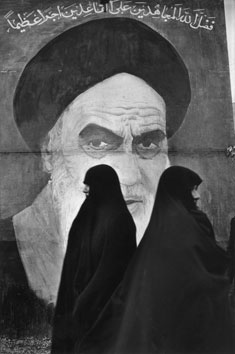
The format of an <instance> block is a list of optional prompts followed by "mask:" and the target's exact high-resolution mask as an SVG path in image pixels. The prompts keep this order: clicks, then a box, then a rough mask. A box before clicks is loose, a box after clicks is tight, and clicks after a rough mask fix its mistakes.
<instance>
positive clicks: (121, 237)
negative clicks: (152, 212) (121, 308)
mask: <svg viewBox="0 0 235 354" xmlns="http://www.w3.org/2000/svg"><path fill="white" fill-rule="evenodd" d="M84 183H85V184H87V185H89V187H90V192H89V196H88V197H87V198H86V200H85V202H84V203H83V205H82V206H81V208H80V211H79V213H78V215H77V217H76V218H75V220H74V222H73V224H72V227H71V230H70V232H69V238H68V246H67V251H66V255H65V260H64V265H63V270H62V276H61V282H60V287H59V293H58V299H57V304H56V309H55V316H54V323H53V333H52V350H51V352H52V353H66V354H67V353H72V352H73V348H74V345H75V343H77V345H78V343H80V340H81V339H82V338H83V336H84V334H85V333H86V332H87V331H88V330H89V329H90V328H91V326H92V325H93V324H94V322H95V320H96V319H97V317H98V315H99V313H100V312H101V310H102V309H103V307H104V306H105V304H106V303H107V301H108V300H109V298H110V297H111V295H112V293H113V291H114V289H115V288H116V287H117V285H118V284H119V283H120V281H121V279H122V277H123V274H124V271H125V270H126V268H127V264H128V263H129V261H130V259H131V257H132V255H133V253H134V252H135V250H136V237H135V232H136V228H135V224H134V221H133V219H132V217H131V215H130V213H129V211H128V209H127V206H126V203H125V201H124V198H123V196H122V193H121V189H120V184H119V180H118V176H117V174H116V172H115V171H114V170H113V169H112V168H111V167H109V166H106V165H99V166H96V167H93V168H91V169H90V170H89V171H88V172H87V174H86V176H85V180H84Z"/></svg>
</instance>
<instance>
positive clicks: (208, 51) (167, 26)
mask: <svg viewBox="0 0 235 354" xmlns="http://www.w3.org/2000/svg"><path fill="white" fill-rule="evenodd" d="M0 16H1V20H0V21H1V22H0V24H1V39H0V40H1V45H0V50H1V59H2V60H1V64H0V65H1V68H0V75H1V80H0V92H1V95H0V106H1V122H0V124H1V129H0V152H1V154H0V159H1V169H0V196H1V198H0V212H1V223H0V241H1V244H2V250H3V251H2V255H1V259H2V261H1V263H0V267H1V268H0V275H1V279H2V280H4V281H3V282H2V284H4V285H2V288H4V287H5V286H6V285H5V284H8V283H10V284H12V283H14V279H13V278H9V279H8V278H7V277H6V276H5V274H6V269H7V267H8V265H9V264H10V268H12V272H14V267H15V263H14V257H13V258H12V257H11V252H12V245H13V244H15V242H16V240H17V247H18V250H19V253H20V256H21V260H22V264H23V267H24V270H25V271H26V275H27V279H28V281H29V284H30V286H31V287H32V289H33V290H34V292H35V293H36V294H37V296H38V297H39V298H42V299H44V300H46V302H47V303H51V302H52V303H54V302H55V300H56V292H57V288H58V282H59V277H60V269H61V266H62V261H63V255H64V252H65V248H66V237H67V234H68V230H69V228H70V225H71V222H72V220H73V218H74V217H75V215H76V213H77V210H78V209H79V207H80V205H81V203H82V200H83V199H84V197H82V191H81V188H82V178H83V176H84V173H85V172H86V170H87V169H88V168H89V167H90V166H92V165H95V164H100V163H108V164H110V165H112V166H113V167H114V168H115V169H116V170H117V172H118V174H119V177H120V181H121V184H122V188H123V193H124V195H125V193H126V196H129V197H130V196H131V197H133V195H135V196H136V195H137V197H139V198H141V197H143V195H145V196H146V195H148V193H149V197H148V198H147V199H146V200H147V201H148V202H149V201H150V202H149V203H150V204H149V205H147V204H148V202H147V201H146V207H145V209H144V211H143V210H142V211H141V210H140V209H138V208H139V205H138V203H137V202H136V203H130V205H129V208H130V211H131V212H132V215H133V217H134V220H135V222H136V224H137V229H138V237H139V239H140V238H141V236H142V234H143V232H144V229H145V227H146V225H147V223H148V218H149V216H150V212H151V211H150V210H151V203H152V202H153V198H154V194H155V191H156V188H157V182H158V178H159V175H160V173H161V172H162V171H163V170H164V169H165V168H166V167H167V166H168V165H169V163H170V164H179V165H184V166H186V167H189V168H192V169H193V170H195V171H196V172H198V174H199V175H200V176H201V177H202V178H203V181H204V183H203V186H202V187H201V191H202V192H201V194H202V209H203V210H204V211H205V212H207V213H208V215H209V217H210V219H211V221H212V223H213V226H214V228H215V232H216V237H217V240H218V242H220V243H221V245H223V246H224V245H226V241H227V239H228V235H229V223H230V219H231V217H232V216H234V213H235V210H234V203H233V201H234V197H235V192H234V188H233V185H234V176H235V174H234V166H233V162H232V160H231V159H229V158H228V157H227V156H226V148H227V147H228V146H229V145H233V144H234V130H233V115H232V101H231V91H230V81H229V67H228V55H227V44H226V30H225V17H224V4H223V0H197V1H195V0H194V1H193V0H182V1H181V2H179V1H168V0H158V1H155V0H154V1H143V2H138V1H136V2H135V1H117V0H115V1H110V2H109V4H106V5H101V4H100V3H99V2H92V1H74V2H73V1H54V0H53V1H46V2H45V1H42V0H41V1H38V0H36V1H35V0H34V1H33V0H28V1H21V2H19V1H14V0H6V1H4V3H1V4H0ZM119 17H123V18H129V19H132V20H135V21H139V22H141V23H144V24H145V25H146V26H148V27H149V28H150V29H152V30H153V31H156V32H157V33H159V34H160V35H161V36H162V37H163V38H165V39H166V40H167V41H169V43H171V45H172V46H173V47H174V48H175V50H176V52H177V53H178V55H179V56H180V57H181V58H182V60H183V62H184V64H185V66H186V68H187V72H188V75H189V80H190V85H191V102H190V104H189V107H188V110H187V113H186V114H185V118H184V121H183V122H182V124H181V125H180V127H179V129H178V131H177V132H175V134H173V135H172V136H171V137H170V138H169V139H167V137H166V136H165V135H164V137H163V136H161V133H158V134H160V135H158V136H157V137H156V136H154V139H155V140H154V139H153V140H152V141H151V143H152V144H153V147H151V149H153V150H151V149H150V150H151V151H153V155H151V156H150V155H148V156H147V155H146V156H147V157H146V156H141V153H142V154H143V151H142V150H140V149H141V146H142V148H143V144H142V143H143V142H142V141H139V142H138V144H139V145H138V144H137V145H138V146H137V145H136V146H137V147H136V149H139V150H138V151H139V154H138V153H137V152H136V151H137V150H135V151H134V149H133V146H134V145H133V143H132V142H133V137H134V136H140V135H141V134H142V133H143V132H142V131H140V125H141V124H140V123H139V120H138V119H137V118H138V114H139V115H140V116H141V109H139V110H138V112H137V113H136V112H134V113H133V115H132V116H131V117H129V118H128V119H130V120H132V118H133V117H137V118H135V119H136V122H135V119H134V121H133V126H132V127H131V128H130V130H129V131H128V132H127V131H126V132H124V133H123V135H121V134H119V135H118V134H115V136H112V137H111V135H110V134H112V132H114V130H115V129H114V130H113V129H112V127H111V126H110V127H109V126H108V127H107V126H104V124H103V123H102V119H103V118H102V117H104V115H105V114H106V113H107V110H109V109H110V110H111V111H112V113H113V110H115V109H116V108H117V106H120V105H121V106H123V105H124V108H125V109H129V108H130V107H129V106H131V108H133V107H134V108H135V107H138V108H139V106H138V104H139V102H140V101H141V102H142V103H143V102H144V104H145V108H146V107H147V108H149V107H155V108H156V109H158V110H159V111H160V112H161V113H160V116H159V117H158V120H157V121H155V120H154V119H153V122H152V123H153V124H157V128H154V131H158V132H159V131H162V132H163V134H164V133H166V126H165V123H166V121H165V113H166V112H165V111H166V109H165V106H164V104H163V103H162V98H161V95H160V97H159V95H158V93H156V91H155V90H153V88H151V87H150V86H147V83H146V82H144V81H143V80H142V79H141V76H140V78H136V77H135V76H133V75H132V74H131V73H129V75H128V74H127V73H121V72H118V74H117V75H116V77H114V78H111V79H110V78H109V79H108V80H107V81H105V83H104V84H100V83H97V85H94V87H90V86H89V90H87V91H85V93H84V92H83V93H82V94H81V93H80V94H79V95H78V97H77V98H75V99H74V100H73V101H72V102H70V103H71V104H70V106H69V107H68V108H67V109H66V110H65V111H64V112H62V113H60V119H58V121H57V123H56V124H54V125H53V126H55V125H56V130H53V126H52V127H51V128H50V129H51V130H50V134H49V138H50V139H49V140H48V139H46V140H44V145H42V144H41V145H40V147H39V145H36V144H35V145H33V142H34V140H35V139H36V138H35V137H34V135H33V134H35V127H34V128H32V125H31V124H29V125H28V127H27V123H25V124H26V125H24V128H22V129H21V133H20V131H19V119H22V120H24V118H23V117H21V118H19V117H18V116H17V114H16V108H15V107H14V103H13V100H14V95H16V92H18V91H17V90H18V89H17V87H18V86H17V85H18V83H19V82H20V78H21V77H22V74H23V72H24V69H25V67H26V65H27V64H28V63H29V61H30V60H31V59H32V58H34V57H35V56H36V55H37V53H38V52H39V51H40V50H41V49H42V48H44V47H45V46H46V45H47V44H48V43H50V42H51V41H52V40H53V39H54V38H56V37H57V36H59V35H60V34H62V33H64V32H66V31H67V30H69V29H71V28H73V27H76V26H79V25H81V24H83V25H84V24H86V23H88V22H90V21H94V20H99V19H102V18H109V19H115V18H119ZM87 36H88V37H89V34H87ZM68 40H69V39H68ZM86 40H87V41H89V40H90V39H89V38H87V39H86V36H85V38H84V41H85V42H86ZM128 40H129V41H131V37H130V39H128ZM127 42H128V41H127ZM133 42H135V38H134V37H133ZM66 48H67V49H66V50H68V53H69V54H68V55H72V53H73V48H72V47H69V44H68V43H67V44H66ZM95 48H96V50H95V51H94V53H93V56H94V58H95V57H96V56H97V57H99V54H98V52H97V51H98V49H97V48H99V44H97V43H96V46H95ZM127 48H128V46H127V47H126V49H125V50H128V49H127ZM61 50H62V49H61ZM58 53H59V52H56V53H55V58H54V59H53V60H54V61H53V63H54V64H53V65H54V66H53V67H52V68H51V71H53V70H57V69H55V66H56V65H58V70H62V69H61V67H60V65H62V66H63V65H66V61H65V59H63V60H62V59H61V57H60V55H59V54H58ZM150 54H151V53H150ZM143 55H145V56H146V53H143ZM62 57H63V58H66V56H64V55H63V56H62ZM81 58H82V55H81ZM43 60H44V61H46V55H45V56H44V57H43ZM81 60H82V59H81ZM87 60H88V59H87V57H86V55H85V54H84V61H87ZM92 60H93V61H94V59H92ZM62 61H63V63H62V64H61V62H62ZM99 65H100V63H99V60H97V68H96V70H97V72H99V71H100V70H101V68H100V66H99ZM40 68H41V69H40V70H42V75H41V76H40V75H39V76H38V77H37V79H36V80H35V81H36V82H35V83H34V82H33V81H31V82H30V85H31V86H30V90H31V93H30V94H29V102H28V107H31V103H32V102H31V100H32V99H33V98H32V97H33V94H32V92H34V87H35V92H36V90H37V88H36V87H37V85H38V82H39V81H40V79H39V78H40V77H46V76H47V72H46V70H45V71H43V70H44V69H43V68H44V66H43V65H42V66H41V67H40ZM47 70H48V67H47ZM143 70H144V69H143ZM37 75H38V74H37ZM74 75H76V74H74ZM176 76H177V75H176ZM45 80H46V79H45ZM160 80H163V81H164V79H163V78H161V79H160ZM165 80H167V75H166V79H165ZM180 80H181V78H180V77H179V75H178V76H177V82H178V83H180ZM164 84H165V83H164ZM45 91H47V88H46V87H45ZM42 95H43V94H42ZM19 96H20V94H19ZM38 97H39V98H38V100H39V103H40V95H39V96H38ZM123 97H125V99H124V101H125V102H124V103H123ZM43 100H44V101H43V102H45V97H44V98H43ZM125 104H126V106H125ZM128 104H129V106H128ZM39 105H40V104H39ZM101 106H102V107H101ZM81 107H82V108H81ZM84 107H85V108H84ZM91 108H94V110H96V111H99V112H101V113H102V117H101V118H100V117H98V114H96V115H95V117H96V119H94V115H92V117H93V118H92V120H89V119H90V118H89V119H88V120H89V123H90V124H91V125H92V124H93V126H91V127H89V129H90V130H89V131H87V130H86V131H84V127H85V126H84V125H79V124H80V120H79V117H81V116H82V117H84V116H86V115H87V114H88V113H89V112H88V111H89V109H91ZM101 108H102V109H101ZM106 108H107V110H106ZM29 109H32V108H29ZM50 109H52V106H50ZM25 112H26V113H25V114H26V115H27V105H25ZM84 112H85V113H84ZM87 112H88V113H87ZM50 114H54V113H53V112H52V111H50V112H48V117H49V116H50ZM92 114H93V113H92ZM118 114H119V113H118ZM148 114H149V113H148ZM148 114H147V116H148ZM88 115H89V114H88ZM108 115H109V116H110V115H111V113H110V112H108ZM150 116H151V114H149V119H150ZM17 117H18V118H17ZM57 118H59V117H57ZM125 118H126V116H125ZM17 119H18V122H17ZM48 119H49V118H48ZM126 119H127V118H126ZM128 119H127V120H128ZM150 120H151V119H150ZM86 122H87V121H86ZM129 123H130V122H129V121H128V124H129ZM152 123H151V124H152ZM112 124H113V123H112ZM118 124H119V125H120V122H117V123H115V124H114V126H115V127H114V128H117V126H118ZM17 125H18V126H17ZM97 125H98V126H99V127H100V126H102V127H103V128H105V129H106V130H104V129H102V130H100V128H99V129H97ZM123 126H124V125H123ZM123 126H121V127H119V128H120V130H122V128H123ZM128 126H129V125H128ZM27 129H28V130H27ZM30 129H34V132H33V130H32V135H30V134H31V133H30V132H31V130H30ZM135 129H136V130H137V133H136V134H135V133H133V132H134V130H135ZM107 130H109V131H107ZM110 131H111V132H110ZM130 131H131V133H130ZM22 132H24V133H22ZM24 134H25V136H26V135H27V137H28V138H27V139H24V137H23V136H24ZM38 134H39V135H40V134H41V132H40V128H38ZM41 135H42V134H41ZM41 135H40V136H41ZM55 135H58V136H59V139H57V140H56V139H55ZM35 136H36V135H35ZM84 136H85V138H86V139H87V136H89V139H90V140H89V143H91V142H93V147H92V148H93V151H92V152H91V153H90V150H89V148H90V147H89V146H88V148H87V150H86V151H85V150H84V144H85V143H84V139H85V138H84ZM118 136H119V137H120V136H122V139H123V141H122V143H120V142H119V140H118ZM45 137H46V135H45V136H44V138H45ZM53 137H54V140H53ZM128 137H129V140H128ZM78 139H80V140H79V144H77V141H78ZM102 139H103V140H102ZM105 139H106V140H105ZM108 139H111V140H108ZM115 139H116V140H115ZM156 139H158V140H157V142H156ZM29 141H30V143H29ZM48 141H49V143H48ZM52 141H53V143H52ZM58 141H59V142H58ZM107 141H109V142H107ZM128 141H129V143H128ZM130 141H131V143H130ZM76 144H77V145H76ZM82 144H83V145H82ZM86 144H88V142H87V141H86ZM102 144H103V145H102ZM105 144H106V145H105ZM108 144H109V145H108ZM115 144H117V145H118V144H119V145H118V146H121V147H120V151H119V152H120V154H119V158H118V159H116V156H117V154H115V153H113V151H114V150H115V149H116V148H115V146H114V145H115ZM128 144H129V145H128ZM141 144H142V145H141ZM154 144H155V145H154ZM88 145H89V144H88ZM144 147H145V151H144V154H146V148H149V147H150V144H149V145H148V144H147V145H146V144H145V146H144ZM97 148H98V149H97ZM167 148H168V153H167ZM107 149H108V150H109V152H107ZM154 149H155V150H154ZM159 149H160V150H159ZM41 150H42V154H41ZM94 150H96V152H95V154H97V150H99V154H100V155H94ZM147 150H148V152H147V153H149V149H147ZM84 151H85V152H84ZM112 153H113V154H112ZM58 155H60V160H56V162H55V159H53V158H54V157H55V156H58ZM167 156H168V157H167ZM42 157H43V158H42ZM168 158H169V161H168ZM58 161H59V162H58ZM58 165H60V166H61V165H63V166H65V167H66V168H65V170H66V173H67V174H68V175H70V179H69V178H67V177H68V176H67V174H66V175H65V171H60V173H59V172H58V169H56V168H58ZM55 169H56V171H57V172H58V173H57V174H55V172H54V171H55ZM125 186H127V187H125ZM128 186H129V189H128ZM130 186H137V187H138V188H137V187H136V189H135V193H134V192H133V191H134V188H135V187H133V190H132V192H131V193H132V194H131V193H130V190H131V188H132V187H131V188H130ZM139 186H141V188H142V189H141V188H140V187H139ZM150 186H152V188H150ZM128 191H129V192H128ZM76 193H77V194H76ZM128 193H129V195H128ZM82 198H83V199H82ZM127 199H128V198H127ZM142 204H144V203H143V202H142ZM146 210H147V211H146ZM48 251H49V252H48ZM14 252H15V253H14V255H15V257H16V254H17V251H16V250H15V251H14ZM45 275H46V276H45ZM4 289H5V288H4ZM4 291H5V290H4Z"/></svg>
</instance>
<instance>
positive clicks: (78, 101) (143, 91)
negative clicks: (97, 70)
mask: <svg viewBox="0 0 235 354" xmlns="http://www.w3.org/2000/svg"><path fill="white" fill-rule="evenodd" d="M136 105H138V106H142V107H144V106H156V107H159V108H161V109H163V108H165V102H164V100H163V98H162V97H161V96H160V95H159V94H158V93H157V92H156V91H155V90H154V89H153V88H152V87H150V86H149V85H148V84H147V83H146V82H145V81H144V80H142V79H140V78H138V77H136V76H134V75H130V74H127V73H121V74H117V75H114V76H112V77H110V78H108V79H106V80H104V81H102V82H100V83H98V84H96V85H95V86H93V87H91V88H89V89H88V90H87V91H85V92H83V93H82V94H81V95H79V96H78V97H76V98H75V100H74V101H73V102H72V103H71V104H70V106H69V107H68V110H72V109H78V108H80V107H86V106H88V107H90V106H93V107H94V106H100V107H102V106H107V107H120V108H121V107H122V106H124V107H125V108H127V107H128V108H134V107H135V106H136Z"/></svg>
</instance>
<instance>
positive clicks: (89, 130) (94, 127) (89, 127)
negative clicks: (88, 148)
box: [79, 124, 123, 139]
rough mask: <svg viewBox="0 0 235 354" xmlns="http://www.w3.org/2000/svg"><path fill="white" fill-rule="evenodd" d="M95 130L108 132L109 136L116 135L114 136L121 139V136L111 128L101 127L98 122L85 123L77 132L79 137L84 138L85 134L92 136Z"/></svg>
mask: <svg viewBox="0 0 235 354" xmlns="http://www.w3.org/2000/svg"><path fill="white" fill-rule="evenodd" d="M97 131H99V132H100V133H105V134H109V135H110V136H113V137H116V138H119V139H123V137H122V136H120V135H118V134H116V133H114V132H113V131H112V130H110V129H108V128H105V127H102V126H101V125H98V124H88V125H86V126H85V127H84V128H83V129H82V131H81V132H80V133H79V136H80V137H81V138H86V137H87V135H88V136H89V135H90V136H92V135H93V134H95V133H96V132H97ZM84 135H86V136H84Z"/></svg>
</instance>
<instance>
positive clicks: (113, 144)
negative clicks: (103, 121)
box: [78, 124, 123, 159]
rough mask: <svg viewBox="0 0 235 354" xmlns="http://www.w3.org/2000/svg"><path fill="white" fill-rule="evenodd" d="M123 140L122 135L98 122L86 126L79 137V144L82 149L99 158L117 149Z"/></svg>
mask: <svg viewBox="0 0 235 354" xmlns="http://www.w3.org/2000/svg"><path fill="white" fill-rule="evenodd" d="M122 142H123V138H122V137H120V136H118V135H116V134H114V133H113V132H112V131H110V130H108V129H106V128H104V127H101V126H98V125H96V124H89V125H88V126H86V127H85V128H84V129H83V130H82V131H81V132H80V134H79V137H78V144H79V146H80V147H81V148H82V150H83V151H84V152H85V153H86V154H88V155H89V156H91V157H94V158H97V159H100V158H102V157H104V156H105V155H106V154H107V153H109V152H112V151H117V150H118V149H119V147H120V146H121V144H122Z"/></svg>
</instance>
